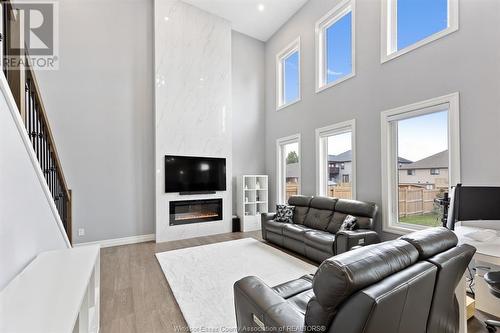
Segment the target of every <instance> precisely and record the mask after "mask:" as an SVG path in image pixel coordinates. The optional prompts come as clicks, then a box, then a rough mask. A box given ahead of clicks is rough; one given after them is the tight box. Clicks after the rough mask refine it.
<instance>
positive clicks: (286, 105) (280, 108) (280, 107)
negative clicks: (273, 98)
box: [276, 97, 302, 111]
mask: <svg viewBox="0 0 500 333" xmlns="http://www.w3.org/2000/svg"><path fill="white" fill-rule="evenodd" d="M301 100H302V98H300V97H299V98H298V99H296V100H294V101H293V102H288V103H287V104H283V105H279V106H277V107H276V111H280V110H283V109H284V108H286V107H289V106H291V105H294V104H296V103H298V102H300V101H301Z"/></svg>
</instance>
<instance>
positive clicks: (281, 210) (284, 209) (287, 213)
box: [274, 205, 295, 223]
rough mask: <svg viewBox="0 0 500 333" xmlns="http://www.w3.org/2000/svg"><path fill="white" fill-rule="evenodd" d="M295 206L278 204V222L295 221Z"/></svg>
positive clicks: (276, 218)
mask: <svg viewBox="0 0 500 333" xmlns="http://www.w3.org/2000/svg"><path fill="white" fill-rule="evenodd" d="M294 209H295V206H289V205H276V217H275V218H274V219H275V220H276V222H284V223H293V210H294Z"/></svg>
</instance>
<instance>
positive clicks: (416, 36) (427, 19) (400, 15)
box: [397, 0, 448, 50]
mask: <svg viewBox="0 0 500 333" xmlns="http://www.w3.org/2000/svg"><path fill="white" fill-rule="evenodd" d="M446 28H448V0H397V50H401V49H404V48H406V47H408V46H410V45H412V44H415V43H417V42H419V41H421V40H423V39H425V38H427V37H429V36H432V35H434V34H435V33H438V32H440V31H442V30H445V29H446Z"/></svg>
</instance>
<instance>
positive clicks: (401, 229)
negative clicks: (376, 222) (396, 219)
mask: <svg viewBox="0 0 500 333" xmlns="http://www.w3.org/2000/svg"><path fill="white" fill-rule="evenodd" d="M428 228H432V227H425V226H420V225H409V224H404V223H392V224H390V225H387V224H384V226H383V227H382V231H384V232H388V233H391V234H396V235H401V236H403V235H406V234H409V233H412V232H415V231H419V230H425V229H428Z"/></svg>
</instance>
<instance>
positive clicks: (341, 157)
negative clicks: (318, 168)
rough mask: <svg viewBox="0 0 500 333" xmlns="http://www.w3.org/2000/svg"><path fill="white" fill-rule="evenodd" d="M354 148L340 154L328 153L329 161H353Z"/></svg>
mask: <svg viewBox="0 0 500 333" xmlns="http://www.w3.org/2000/svg"><path fill="white" fill-rule="evenodd" d="M351 161H352V150H348V151H345V152H343V153H340V154H338V155H328V162H351Z"/></svg>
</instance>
